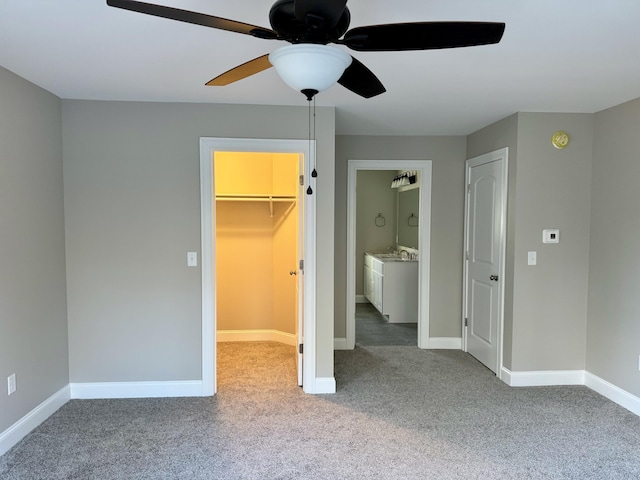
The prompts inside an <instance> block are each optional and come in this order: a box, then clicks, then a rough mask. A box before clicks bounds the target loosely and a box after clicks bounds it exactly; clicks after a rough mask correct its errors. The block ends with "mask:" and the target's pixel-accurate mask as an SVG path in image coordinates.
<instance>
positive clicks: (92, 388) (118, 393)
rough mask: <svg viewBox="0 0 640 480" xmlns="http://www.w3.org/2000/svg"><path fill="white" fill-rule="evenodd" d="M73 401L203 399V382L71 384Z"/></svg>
mask: <svg viewBox="0 0 640 480" xmlns="http://www.w3.org/2000/svg"><path fill="white" fill-rule="evenodd" d="M69 388H70V390H71V398H73V399H82V400H89V399H104V398H158V397H201V396H202V381H201V380H192V381H177V382H101V383H71V384H69Z"/></svg>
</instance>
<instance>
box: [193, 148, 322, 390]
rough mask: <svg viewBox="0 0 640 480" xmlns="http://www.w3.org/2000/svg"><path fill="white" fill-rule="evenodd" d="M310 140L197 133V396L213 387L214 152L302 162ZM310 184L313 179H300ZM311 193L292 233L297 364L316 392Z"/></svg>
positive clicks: (310, 151) (310, 153) (309, 154)
mask: <svg viewBox="0 0 640 480" xmlns="http://www.w3.org/2000/svg"><path fill="white" fill-rule="evenodd" d="M315 147H316V145H315V140H314V141H311V142H310V141H308V140H275V139H247V138H215V137H201V138H200V212H201V220H200V224H201V262H202V267H201V268H202V353H201V356H202V396H210V395H214V394H215V393H216V324H217V320H216V287H215V271H216V265H215V224H216V217H215V179H214V168H213V167H214V165H213V162H214V155H215V152H216V151H219V152H272V153H298V154H301V156H303V157H304V158H305V159H308V160H309V161H308V164H313V162H314V161H315ZM309 184H310V185H311V187H312V188H313V189H314V190H315V189H316V185H315V179H313V178H309V179H308V181H305V185H309ZM315 197H316V196H315V195H305V198H304V200H303V201H304V215H303V218H302V220H303V221H302V222H301V223H300V224H299V226H298V236H299V238H303V242H304V245H303V251H304V253H305V255H306V258H305V259H304V260H305V271H306V272H307V275H306V278H305V281H304V283H303V285H302V289H301V290H302V293H301V296H302V297H303V302H302V309H303V318H302V319H301V321H302V322H303V328H302V329H301V330H302V331H303V332H306V335H305V341H306V342H307V343H306V345H305V346H304V354H305V362H304V366H303V370H302V377H303V390H304V391H305V392H306V393H316V383H317V381H316V343H315V342H316V335H315V332H316V313H315V312H316V283H315V268H316V259H315V252H316V227H315V222H316V200H315Z"/></svg>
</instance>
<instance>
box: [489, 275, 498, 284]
mask: <svg viewBox="0 0 640 480" xmlns="http://www.w3.org/2000/svg"><path fill="white" fill-rule="evenodd" d="M489 280H493V281H495V282H497V281H498V275H491V276H490V277H489Z"/></svg>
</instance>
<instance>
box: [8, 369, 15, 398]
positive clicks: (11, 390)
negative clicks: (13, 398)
mask: <svg viewBox="0 0 640 480" xmlns="http://www.w3.org/2000/svg"><path fill="white" fill-rule="evenodd" d="M15 391H16V374H15V373H12V374H11V375H9V376H8V377H7V392H8V394H9V395H11V394H12V393H15Z"/></svg>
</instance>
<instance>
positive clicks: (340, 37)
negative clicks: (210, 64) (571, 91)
mask: <svg viewBox="0 0 640 480" xmlns="http://www.w3.org/2000/svg"><path fill="white" fill-rule="evenodd" d="M107 5H110V6H112V7H116V8H122V9H125V10H131V11H134V12H139V13H145V14H148V15H155V16H157V17H163V18H168V19H171V20H177V21H180V22H186V23H192V24H196V25H202V26H205V27H210V28H216V29H220V30H227V31H230V32H236V33H242V34H245V35H251V36H253V37H256V38H260V39H264V40H284V41H287V42H289V43H291V44H292V45H289V46H286V47H281V48H279V49H277V50H276V51H274V52H273V53H272V54H270V55H269V54H267V55H262V56H260V57H258V58H254V59H253V60H250V61H248V62H246V63H243V64H242V65H239V66H237V67H235V68H232V69H231V70H228V71H226V72H224V73H223V74H221V75H218V76H217V77H215V78H214V79H212V80H210V81H209V82H207V85H209V86H223V85H228V84H230V83H233V82H236V81H238V80H242V79H243V78H246V77H249V76H251V75H254V74H256V73H258V72H261V71H263V70H266V69H268V68H270V67H272V66H275V67H276V70H277V71H278V73H279V74H280V76H281V77H282V78H283V80H284V81H285V82H286V83H288V84H289V85H290V86H292V87H293V88H295V89H297V90H299V91H302V93H303V94H305V95H306V96H307V99H308V100H310V99H311V98H312V97H313V96H314V95H315V94H316V93H318V91H321V90H322V89H324V88H328V87H329V86H331V85H333V84H334V83H335V82H336V81H337V82H338V83H339V84H340V85H342V86H343V87H345V88H347V89H348V90H351V91H352V92H354V93H356V94H358V95H360V96H362V97H364V98H371V97H374V96H376V95H380V94H381V93H384V92H385V91H386V89H385V88H384V86H383V85H382V83H381V82H380V80H378V78H377V77H376V76H375V75H374V73H373V72H372V71H371V70H369V69H368V68H367V67H366V66H365V65H364V64H362V63H361V62H360V61H358V60H357V59H355V58H354V57H352V56H351V55H349V54H347V53H346V52H344V51H343V50H342V49H339V48H336V47H329V46H328V44H330V43H334V44H338V45H344V46H345V47H347V48H350V49H351V50H355V51H359V52H389V51H406V50H432V49H441V48H456V47H470V46H475V45H489V44H494V43H498V42H499V41H500V39H501V38H502V34H503V33H504V29H505V24H504V23H498V22H411V23H392V24H383V25H369V26H363V27H356V28H353V29H351V30H349V24H350V22H351V14H350V13H349V9H348V8H347V0H276V2H275V3H274V4H273V6H272V7H271V10H270V11H269V22H270V23H271V29H269V28H263V27H259V26H256V25H250V24H247V23H242V22H237V21H235V20H228V19H226V18H221V17H215V16H212V15H207V14H204V13H198V12H191V11H187V10H181V9H178V8H172V7H166V6H163V5H155V4H150V3H144V2H139V1H134V0H107ZM300 76H301V78H300ZM321 77H322V78H321ZM323 77H327V78H323Z"/></svg>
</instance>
